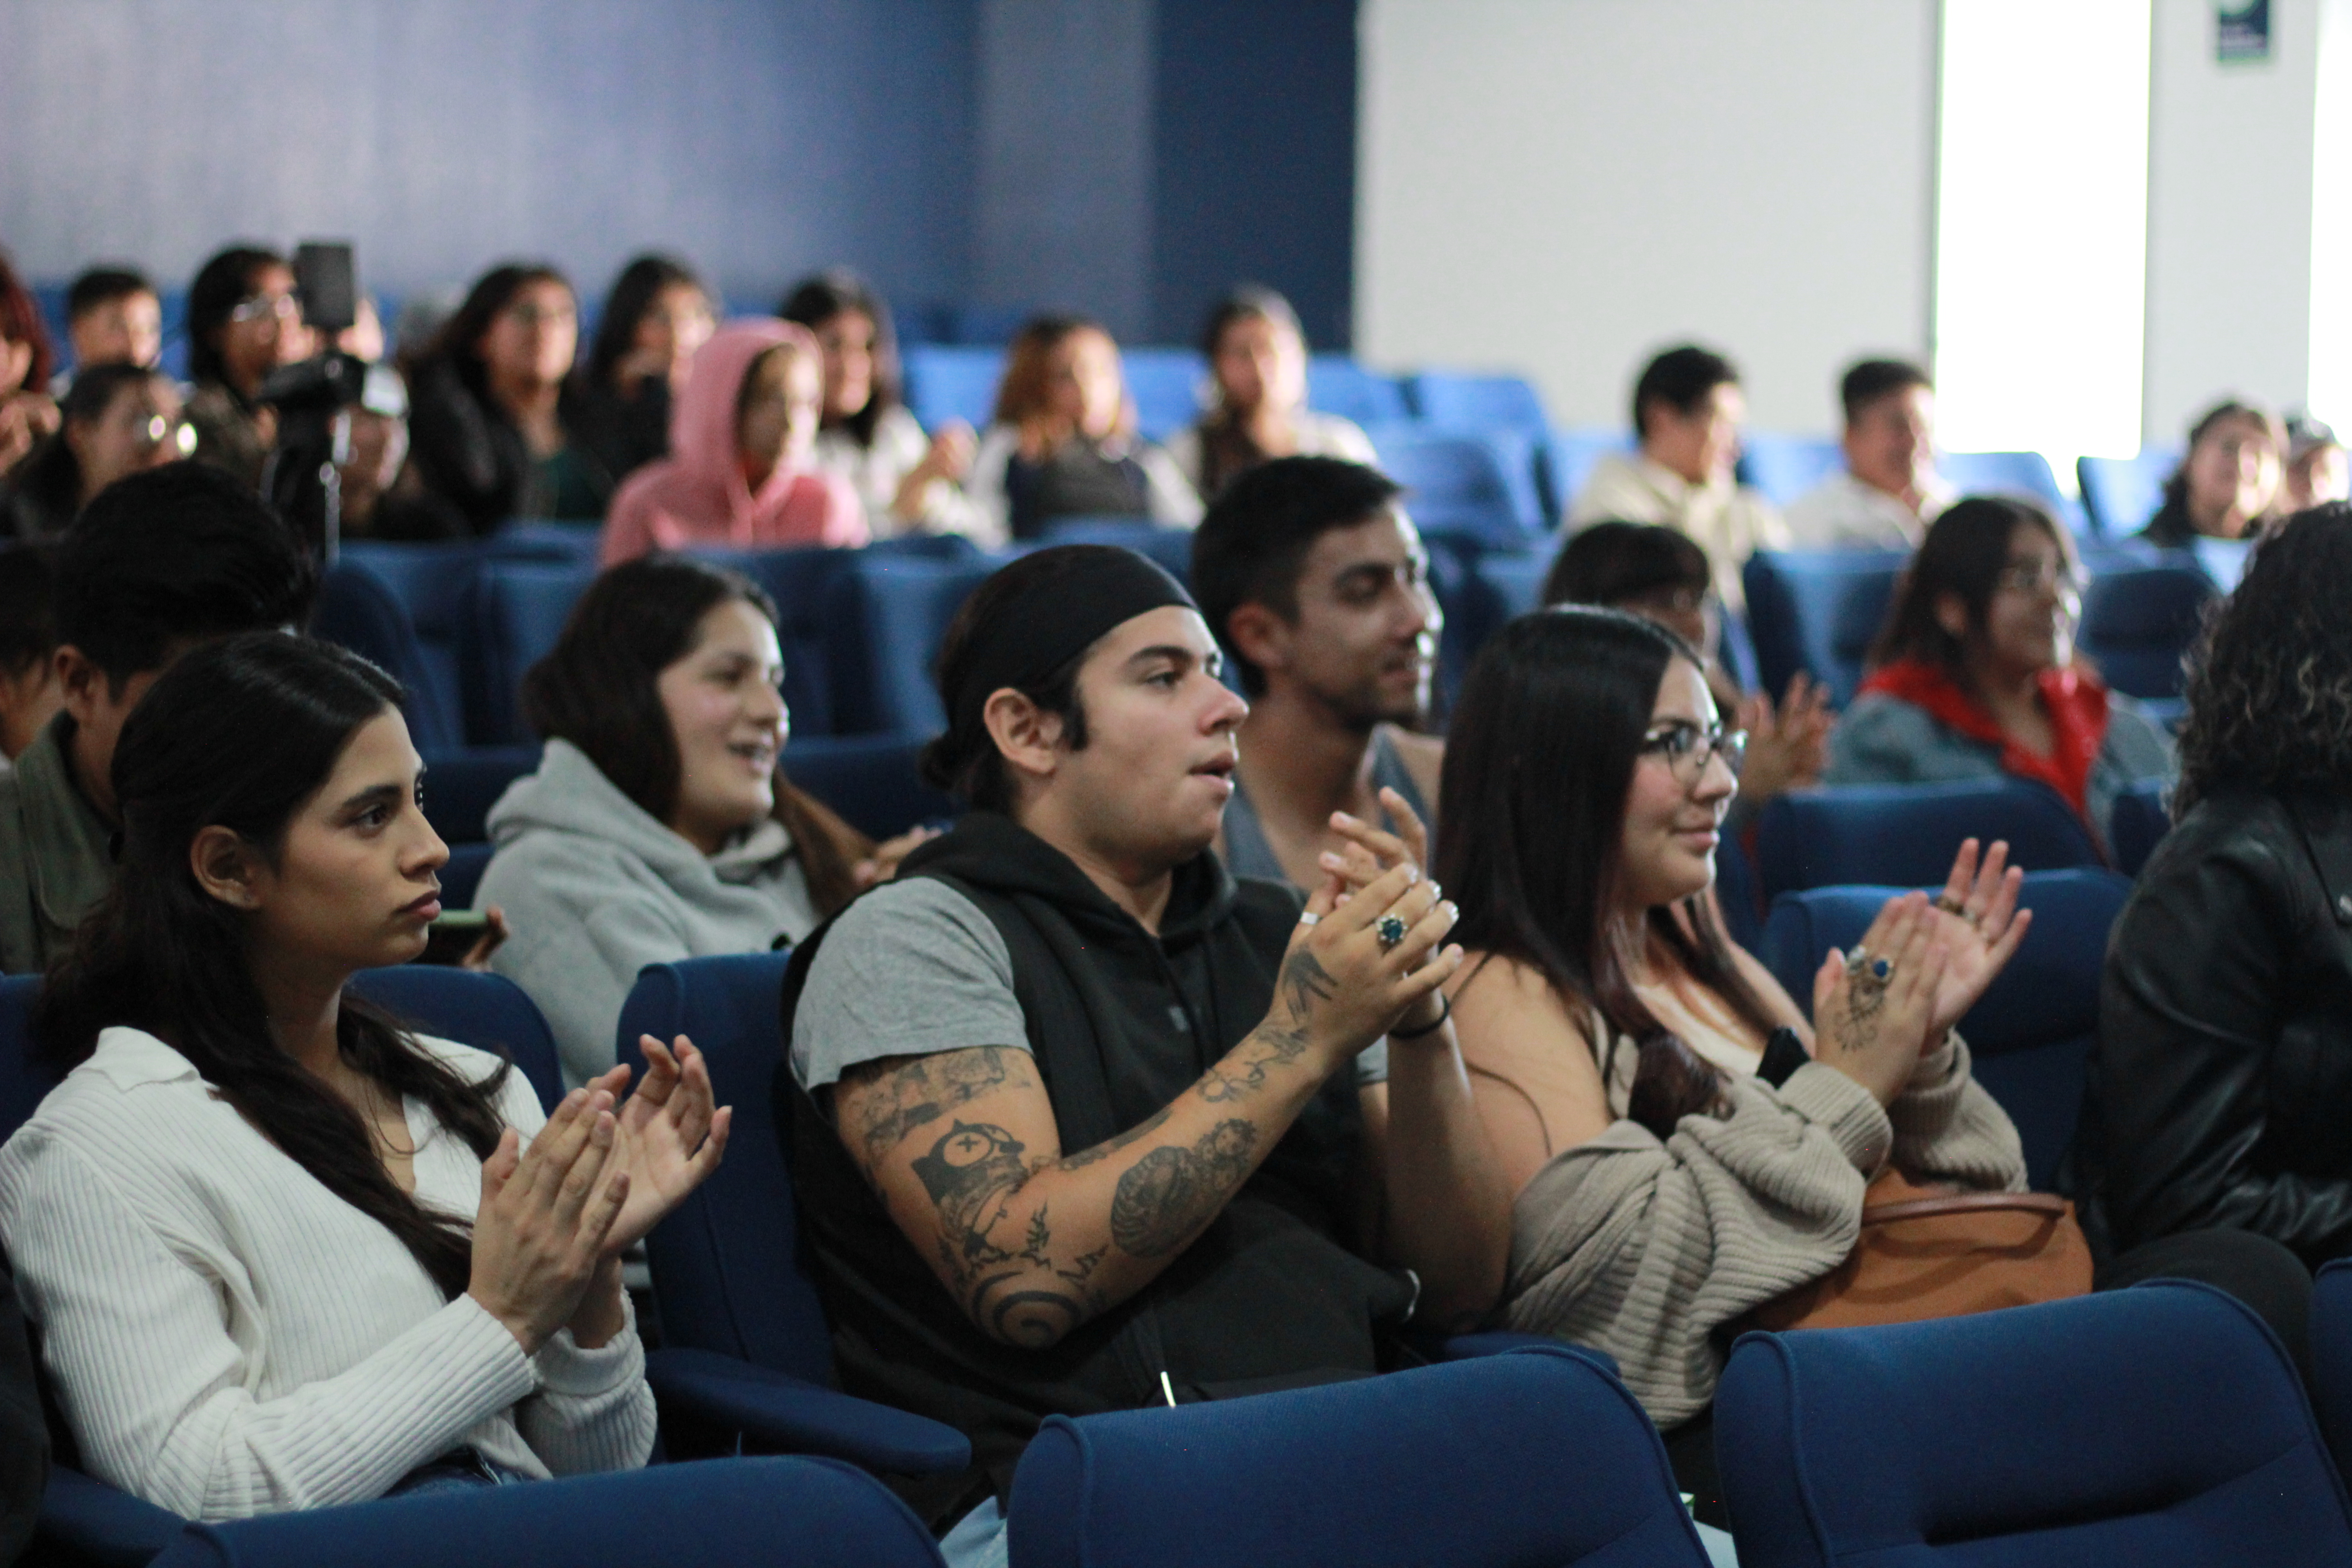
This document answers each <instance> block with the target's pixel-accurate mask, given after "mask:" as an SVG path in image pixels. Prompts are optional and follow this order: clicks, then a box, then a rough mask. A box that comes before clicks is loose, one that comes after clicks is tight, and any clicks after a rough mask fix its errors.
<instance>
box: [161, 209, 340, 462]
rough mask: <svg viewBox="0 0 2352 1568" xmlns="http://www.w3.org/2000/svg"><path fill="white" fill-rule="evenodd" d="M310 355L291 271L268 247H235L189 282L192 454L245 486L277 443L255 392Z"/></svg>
mask: <svg viewBox="0 0 2352 1568" xmlns="http://www.w3.org/2000/svg"><path fill="white" fill-rule="evenodd" d="M311 352H312V344H311V336H310V329H309V328H307V327H305V326H304V325H303V324H302V306H301V303H300V301H299V300H297V299H296V298H295V294H294V268H292V267H291V266H290V265H289V264H288V262H287V260H286V258H284V257H283V256H280V255H279V254H278V252H276V251H274V250H270V249H268V248H266V247H261V246H257V245H233V246H231V247H228V248H227V249H226V250H224V251H222V252H220V253H219V254H218V255H216V256H215V257H214V258H212V259H211V260H209V261H207V262H205V264H204V266H203V267H202V268H198V269H197V272H196V277H195V281H194V282H193V283H191V284H189V285H188V380H189V381H190V382H191V383H192V384H194V388H195V390H194V392H192V393H191V394H190V395H189V397H188V422H189V424H190V425H192V426H194V427H195V432H196V456H197V457H198V458H201V459H202V460H203V461H205V462H207V463H210V464H212V465H213V466H214V467H215V468H226V469H227V470H228V471H229V472H230V473H232V474H235V475H236V477H237V478H239V479H243V480H244V481H245V482H246V483H247V484H249V485H258V484H260V482H261V468H262V464H263V463H264V462H266V461H267V460H268V457H269V448H270V447H272V446H274V445H275V444H276V443H277V440H278V416H277V412H276V411H275V410H274V409H269V408H265V407H263V406H262V405H260V404H259V403H258V402H257V401H256V399H257V396H258V395H259V394H260V391H261V384H262V383H263V382H265V381H267V380H268V379H269V373H270V372H271V371H273V370H276V369H277V368H278V366H280V365H288V364H293V363H296V362H297V361H299V360H304V359H308V358H309V357H310V353H311Z"/></svg>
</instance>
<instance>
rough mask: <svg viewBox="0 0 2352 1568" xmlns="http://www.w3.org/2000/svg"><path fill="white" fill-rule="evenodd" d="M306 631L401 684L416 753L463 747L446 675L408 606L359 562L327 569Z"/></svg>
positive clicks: (454, 700) (343, 562)
mask: <svg viewBox="0 0 2352 1568" xmlns="http://www.w3.org/2000/svg"><path fill="white" fill-rule="evenodd" d="M310 632H311V635H312V636H314V637H318V638H319V639H320V641H321V642H331V643H333V644H335V645H336V646H337V647H347V648H349V649H351V650H352V652H353V653H355V654H358V655H359V656H360V657H361V658H365V659H368V660H370V661H372V662H373V663H374V664H375V665H376V666H378V667H379V668H382V669H383V671H384V672H385V673H386V674H388V675H390V676H391V677H392V678H393V679H395V680H397V681H399V682H400V684H401V685H402V687H404V689H405V694H404V697H403V698H402V700H401V704H400V711H401V714H402V716H403V717H404V718H405V719H406V720H407V721H408V736H409V739H410V740H411V741H413V742H415V744H416V747H417V749H418V750H419V751H428V750H434V749H438V748H447V747H451V746H456V745H458V744H460V743H462V742H463V741H464V740H465V730H464V727H463V720H462V717H461V715H460V713H459V710H458V704H457V691H456V690H455V689H454V687H452V686H446V685H445V683H444V679H443V678H444V676H445V675H446V673H447V672H446V670H444V669H441V668H436V666H435V665H434V664H433V663H432V662H430V661H429V660H427V659H426V658H425V648H424V645H423V644H422V643H420V642H419V641H418V640H417V636H416V626H415V622H414V621H412V620H410V619H409V616H408V606H407V605H404V604H403V603H402V602H401V599H400V596H399V595H397V594H395V593H394V592H393V590H392V585H391V584H388V583H386V582H384V580H383V578H382V577H380V576H378V575H377V574H376V573H375V571H374V570H373V568H372V567H370V566H369V565H368V564H367V563H366V562H365V561H364V560H362V559H355V558H353V557H352V556H350V555H348V554H347V555H345V556H343V557H342V558H341V559H340V560H338V561H337V562H336V563H334V564H333V565H332V566H330V567H328V568H327V571H326V574H325V576H324V577H323V578H322V579H321V580H320V584H319V601H318V607H317V609H316V611H315V612H314V613H313V614H312V616H311V617H310Z"/></svg>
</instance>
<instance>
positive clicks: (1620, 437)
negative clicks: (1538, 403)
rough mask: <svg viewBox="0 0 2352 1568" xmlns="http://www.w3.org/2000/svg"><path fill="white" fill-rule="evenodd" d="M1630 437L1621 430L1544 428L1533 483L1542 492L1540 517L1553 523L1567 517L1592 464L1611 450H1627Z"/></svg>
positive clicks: (1630, 440) (1630, 445)
mask: <svg viewBox="0 0 2352 1568" xmlns="http://www.w3.org/2000/svg"><path fill="white" fill-rule="evenodd" d="M1632 450H1633V437H1632V436H1630V435H1628V434H1627V433H1626V432H1624V431H1622V430H1608V429H1567V430H1557V429H1556V430H1548V431H1546V432H1544V434H1543V437H1542V438H1541V440H1540V441H1539V443H1538V455H1537V460H1536V482H1537V484H1538V487H1540V489H1542V492H1543V510H1544V516H1545V517H1547V518H1549V520H1550V521H1552V523H1553V524H1554V525H1555V526H1557V525H1558V524H1559V522H1560V521H1561V520H1563V519H1564V518H1566V517H1567V516H1568V509H1569V508H1570V507H1571V506H1574V505H1575V504H1576V498H1577V496H1578V495H1579V494H1580V492H1581V491H1582V490H1583V489H1584V481H1585V480H1587V479H1590V478H1591V477H1592V468H1593V465H1594V464H1596V463H1598V462H1600V461H1601V458H1604V457H1606V456H1608V455H1609V454H1610V453H1612V452H1630V451H1632Z"/></svg>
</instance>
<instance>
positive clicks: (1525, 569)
mask: <svg viewBox="0 0 2352 1568" xmlns="http://www.w3.org/2000/svg"><path fill="white" fill-rule="evenodd" d="M1424 542H1425V543H1426V545H1427V547H1428V550H1429V583H1430V587H1431V589H1432V591H1433V592H1434V593H1435V594H1436V595H1437V604H1438V607H1439V608H1440V609H1441V610H1443V611H1444V615H1445V629H1444V632H1442V633H1440V634H1439V637H1438V645H1437V687H1438V690H1439V692H1440V693H1441V694H1442V695H1443V697H1444V704H1445V705H1449V706H1450V704H1451V702H1452V700H1453V697H1454V693H1455V692H1456V691H1458V690H1459V689H1461V685H1462V679H1463V677H1464V676H1465V675H1466V674H1468V673H1469V669H1470V662H1471V660H1472V659H1474V658H1477V656H1478V650H1479V649H1480V648H1481V647H1485V646H1486V639H1487V638H1488V637H1493V636H1494V635H1495V634H1496V632H1498V631H1500V630H1502V629H1503V627H1504V626H1506V625H1507V624H1508V623H1509V622H1510V621H1512V620H1513V619H1514V618H1516V617H1517V616H1523V615H1526V614H1527V613H1528V611H1529V610H1532V609H1534V608H1536V607H1537V606H1538V605H1539V604H1541V603H1542V599H1543V584H1544V578H1545V576H1546V575H1547V574H1549V572H1550V570H1551V556H1550V553H1549V552H1543V551H1534V550H1510V549H1501V550H1486V549H1482V548H1480V547H1479V546H1478V544H1477V542H1475V540H1470V539H1463V538H1459V537H1453V536H1447V535H1443V534H1441V535H1438V536H1436V537H1434V538H1430V539H1427V540H1425V541H1424Z"/></svg>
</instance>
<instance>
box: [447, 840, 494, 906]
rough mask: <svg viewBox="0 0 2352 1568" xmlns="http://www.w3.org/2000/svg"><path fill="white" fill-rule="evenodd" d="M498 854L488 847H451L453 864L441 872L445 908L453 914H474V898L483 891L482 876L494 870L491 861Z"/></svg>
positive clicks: (474, 845)
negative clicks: (491, 868) (459, 912)
mask: <svg viewBox="0 0 2352 1568" xmlns="http://www.w3.org/2000/svg"><path fill="white" fill-rule="evenodd" d="M495 853H497V851H496V850H495V849H494V848H493V847H491V846H489V845H488V844H453V845H451V846H450V847H449V863H448V864H447V865H446V866H444V867H442V868H441V893H442V900H441V907H442V908H444V909H449V910H470V909H472V908H473V907H474V895H475V894H476V893H477V892H478V891H480V890H481V886H482V873H483V872H485V871H487V870H488V869H489V868H490V857H491V856H492V855H493V854H495Z"/></svg>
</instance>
